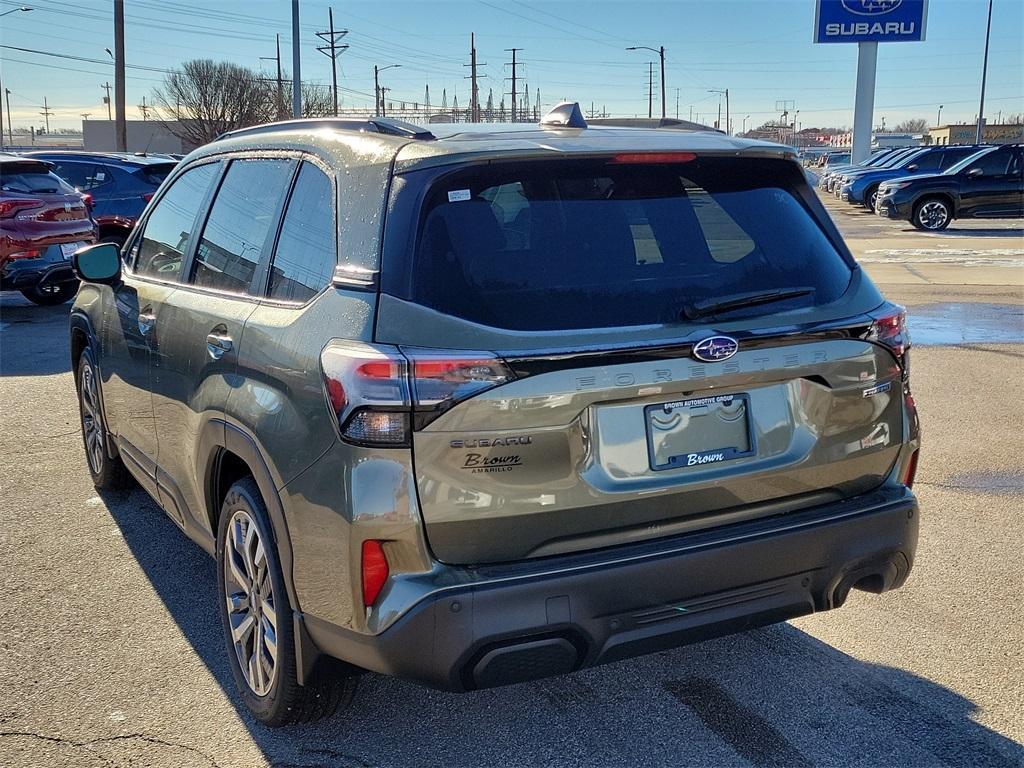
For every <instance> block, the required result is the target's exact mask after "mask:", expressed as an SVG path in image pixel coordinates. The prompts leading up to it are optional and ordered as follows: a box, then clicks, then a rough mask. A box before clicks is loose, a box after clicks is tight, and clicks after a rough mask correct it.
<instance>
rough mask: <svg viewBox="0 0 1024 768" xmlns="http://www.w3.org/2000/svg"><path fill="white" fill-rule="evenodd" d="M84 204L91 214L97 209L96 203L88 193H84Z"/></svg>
mask: <svg viewBox="0 0 1024 768" xmlns="http://www.w3.org/2000/svg"><path fill="white" fill-rule="evenodd" d="M82 202H83V203H85V208H86V210H87V211H90V212H91V211H92V210H93V209H94V208H95V207H96V201H95V200H93V199H92V195H90V194H89V193H88V192H83V193H82Z"/></svg>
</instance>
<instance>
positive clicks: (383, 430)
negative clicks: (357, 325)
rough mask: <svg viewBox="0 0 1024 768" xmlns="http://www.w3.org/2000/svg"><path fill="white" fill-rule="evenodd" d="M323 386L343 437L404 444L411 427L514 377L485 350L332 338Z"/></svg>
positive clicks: (324, 358)
mask: <svg viewBox="0 0 1024 768" xmlns="http://www.w3.org/2000/svg"><path fill="white" fill-rule="evenodd" d="M320 367H321V371H322V373H323V378H324V390H325V394H326V396H327V401H328V403H329V404H330V407H331V410H332V411H333V412H334V415H335V418H336V419H337V422H338V429H339V432H340V434H341V437H342V438H343V439H345V440H347V441H349V442H352V443H356V444H359V445H373V446H383V447H388V446H391V447H407V446H408V445H410V443H411V440H412V434H411V433H412V430H413V428H416V429H419V428H422V427H423V426H425V425H427V424H429V423H430V422H431V421H433V420H434V419H435V418H436V417H437V416H439V415H440V414H442V413H444V412H445V411H446V410H447V409H448V408H451V407H452V406H453V405H455V404H456V403H458V402H461V401H462V400H465V399H466V398H469V397H472V396H474V395H478V394H480V393H481V392H483V391H484V390H487V389H491V388H492V387H497V386H499V385H501V384H504V383H506V382H508V381H510V380H512V379H513V378H514V375H513V373H512V371H511V370H510V369H509V368H508V366H507V365H506V364H505V363H504V361H502V360H501V359H500V358H499V357H497V356H496V355H493V354H491V353H489V352H463V351H457V352H449V351H440V350H433V349H422V348H403V349H401V350H399V349H398V348H397V347H389V346H383V345H372V344H361V343H357V342H356V343H350V342H345V343H341V342H334V343H332V344H330V345H328V346H327V347H326V348H325V349H324V351H323V353H322V354H321V356H320Z"/></svg>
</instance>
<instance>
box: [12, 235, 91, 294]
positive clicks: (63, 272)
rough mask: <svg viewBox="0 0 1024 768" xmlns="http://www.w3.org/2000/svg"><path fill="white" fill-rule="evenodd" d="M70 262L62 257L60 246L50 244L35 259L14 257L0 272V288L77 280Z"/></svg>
mask: <svg viewBox="0 0 1024 768" xmlns="http://www.w3.org/2000/svg"><path fill="white" fill-rule="evenodd" d="M77 279H78V278H76V277H75V273H74V271H73V270H72V269H71V262H70V261H68V260H66V259H64V257H63V255H62V254H61V251H60V247H59V246H56V245H51V246H50V247H49V248H47V249H46V250H45V251H44V252H43V255H42V256H41V257H39V258H36V259H14V260H13V261H9V262H8V263H7V264H6V265H5V266H4V269H3V271H2V272H0V290H4V291H22V290H26V289H29V288H33V287H35V286H41V287H46V286H50V285H57V284H59V283H70V282H74V281H77Z"/></svg>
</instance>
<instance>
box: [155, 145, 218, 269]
mask: <svg viewBox="0 0 1024 768" xmlns="http://www.w3.org/2000/svg"><path fill="white" fill-rule="evenodd" d="M219 170H220V163H206V164H204V165H197V166H196V167H194V168H191V169H189V170H187V171H185V173H183V174H182V175H181V176H179V177H178V178H177V179H176V180H175V181H174V184H173V185H172V186H171V188H170V189H168V190H167V193H166V194H165V195H164V196H163V197H162V198H161V199H160V201H159V202H158V203H157V204H156V207H155V208H154V209H153V211H152V213H150V214H149V218H148V219H147V220H146V225H145V229H144V230H143V232H142V237H140V238H139V241H138V245H137V247H136V250H137V254H138V255H137V257H136V259H135V273H136V274H138V275H143V276H148V277H155V278H159V279H160V280H169V281H175V280H178V279H179V277H180V275H181V264H182V262H183V261H184V259H185V255H186V254H187V253H188V244H189V240H190V239H191V237H192V230H193V228H194V226H195V222H196V216H197V215H198V214H199V208H200V206H201V205H202V204H203V201H204V200H206V198H207V193H208V192H209V190H210V185H211V184H213V182H214V180H215V179H216V178H217V176H218V171H219Z"/></svg>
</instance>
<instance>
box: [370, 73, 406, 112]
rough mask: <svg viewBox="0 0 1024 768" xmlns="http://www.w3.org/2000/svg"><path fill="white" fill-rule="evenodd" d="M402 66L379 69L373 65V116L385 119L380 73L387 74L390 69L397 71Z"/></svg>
mask: <svg viewBox="0 0 1024 768" xmlns="http://www.w3.org/2000/svg"><path fill="white" fill-rule="evenodd" d="M400 66H402V65H401V64H388V65H387V66H386V67H378V66H377V65H376V64H374V65H373V101H374V105H373V114H374V115H376V116H377V117H384V116H385V115H384V113H385V111H386V110H385V109H384V98H383V95H382V94H381V92H380V73H381V72H386V71H387V70H389V69H395V68H397V67H400Z"/></svg>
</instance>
